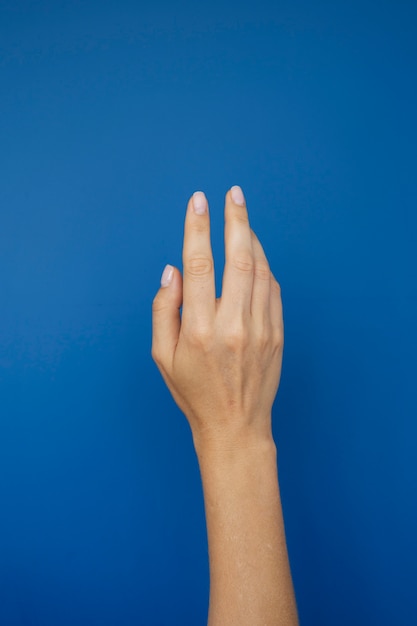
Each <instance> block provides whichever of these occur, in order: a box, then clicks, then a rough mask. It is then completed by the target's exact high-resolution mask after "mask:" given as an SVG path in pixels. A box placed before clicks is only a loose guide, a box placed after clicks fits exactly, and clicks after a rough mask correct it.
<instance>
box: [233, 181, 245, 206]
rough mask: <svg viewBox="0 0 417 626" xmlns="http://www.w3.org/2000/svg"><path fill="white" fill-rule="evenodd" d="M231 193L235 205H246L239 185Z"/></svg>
mask: <svg viewBox="0 0 417 626" xmlns="http://www.w3.org/2000/svg"><path fill="white" fill-rule="evenodd" d="M230 191H231V193H232V200H233V202H234V203H235V204H239V205H240V206H243V205H244V204H245V196H244V195H243V191H242V190H241V188H240V187H239V185H234V186H233V187H232V188H231V190H230Z"/></svg>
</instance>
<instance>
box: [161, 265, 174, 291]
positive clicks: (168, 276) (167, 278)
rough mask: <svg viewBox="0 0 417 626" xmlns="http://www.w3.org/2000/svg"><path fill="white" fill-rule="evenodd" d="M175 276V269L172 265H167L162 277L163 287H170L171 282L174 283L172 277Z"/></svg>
mask: <svg viewBox="0 0 417 626" xmlns="http://www.w3.org/2000/svg"><path fill="white" fill-rule="evenodd" d="M173 275H174V268H173V267H172V265H165V268H164V271H163V272H162V276H161V287H168V285H169V284H170V282H171V281H172V277H173Z"/></svg>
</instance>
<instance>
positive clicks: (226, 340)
mask: <svg viewBox="0 0 417 626" xmlns="http://www.w3.org/2000/svg"><path fill="white" fill-rule="evenodd" d="M194 207H196V208H197V213H196V212H195V210H194ZM198 213H199V214H198ZM182 260H183V269H184V277H182V276H181V272H180V271H179V270H178V269H177V268H175V267H172V266H167V268H166V269H165V271H164V274H163V276H162V279H161V288H160V289H159V291H158V293H157V294H156V296H155V298H154V300H153V303H152V358H153V359H154V361H155V363H156V365H157V366H158V369H159V371H160V372H161V375H162V377H163V379H164V381H165V383H166V384H167V386H168V388H169V390H170V392H171V394H172V396H173V398H174V400H175V402H176V403H177V405H178V406H179V408H180V409H181V411H182V412H183V413H184V415H185V416H186V418H187V420H188V422H189V424H190V427H191V431H192V435H193V440H194V444H195V446H196V449H197V448H201V446H206V445H214V446H220V447H222V446H224V447H228V448H234V447H240V446H247V445H251V444H252V442H254V441H255V440H256V441H258V440H259V439H271V438H272V430H271V410H272V404H273V402H274V398H275V396H276V393H277V390H278V386H279V381H280V377H281V366H282V354H283V346H284V325H283V315H282V302H281V289H280V286H279V284H278V282H277V281H276V280H275V278H274V276H273V274H272V272H271V270H270V267H269V264H268V261H267V258H266V256H265V253H264V251H263V248H262V245H261V243H260V242H259V240H258V238H257V236H256V235H255V233H254V232H253V230H252V229H251V228H250V225H249V219H248V213H247V208H246V203H245V200H244V197H243V193H242V192H241V189H240V187H237V186H235V187H232V188H231V189H230V190H229V191H228V192H227V194H226V200H225V268H224V273H223V281H222V295H221V298H216V290H215V279H214V262H213V254H212V249H211V243H210V218H209V212H208V205H207V200H206V198H205V195H204V194H203V193H202V192H196V193H195V194H194V195H193V196H192V197H191V198H190V200H189V202H188V206H187V212H186V217H185V228H184V243H183V259H182ZM169 274H171V276H170V278H171V281H170V282H169V284H167V283H166V281H165V279H166V278H167V275H169ZM164 285H166V286H164ZM181 306H182V315H181V314H180V307H181Z"/></svg>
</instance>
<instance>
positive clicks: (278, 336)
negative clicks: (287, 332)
mask: <svg viewBox="0 0 417 626" xmlns="http://www.w3.org/2000/svg"><path fill="white" fill-rule="evenodd" d="M272 344H273V346H274V347H275V348H276V349H278V350H282V348H283V347H284V332H283V330H282V328H276V329H275V330H274V332H273V335H272Z"/></svg>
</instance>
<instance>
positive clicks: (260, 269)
mask: <svg viewBox="0 0 417 626" xmlns="http://www.w3.org/2000/svg"><path fill="white" fill-rule="evenodd" d="M255 277H256V278H260V279H261V280H265V281H267V280H269V279H270V277H271V270H270V269H269V265H268V263H266V262H265V261H257V262H256V264H255Z"/></svg>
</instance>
